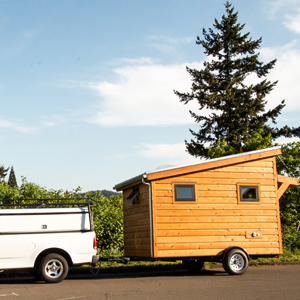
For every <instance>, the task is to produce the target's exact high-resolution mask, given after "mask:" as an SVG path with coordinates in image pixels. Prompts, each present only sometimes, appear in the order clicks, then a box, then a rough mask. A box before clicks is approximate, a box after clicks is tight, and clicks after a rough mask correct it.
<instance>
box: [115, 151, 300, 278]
mask: <svg viewBox="0 0 300 300" xmlns="http://www.w3.org/2000/svg"><path fill="white" fill-rule="evenodd" d="M279 154H281V149H280V147H274V148H268V149H263V150H257V151H252V152H247V153H242V154H237V155H231V156H226V157H221V158H217V159H212V160H206V161H199V163H197V164H193V165H187V166H180V167H172V168H167V169H162V170H155V171H152V172H145V173H143V174H141V175H139V176H136V177H134V178H131V179H129V180H126V181H124V182H121V183H119V184H117V185H116V186H115V187H114V188H115V189H116V190H117V191H123V208H124V212H123V214H124V248H125V256H128V257H129V258H131V259H135V260H166V261H176V260H182V261H183V264H184V265H185V267H187V268H188V269H189V270H197V269H200V268H201V267H202V266H203V264H204V262H205V261H219V262H222V263H223V266H224V269H225V270H226V271H227V272H228V273H229V274H233V275H234V274H243V273H244V272H245V271H246V269H247V267H248V261H249V259H251V258H258V257H265V256H268V257H270V256H271V257H275V256H278V255H279V254H282V252H283V249H282V240H281V225H280V211H279V199H280V197H281V196H282V194H283V193H284V192H285V190H286V189H287V188H288V187H291V186H298V185H299V180H298V179H296V178H290V177H285V176H279V175H278V174H277V170H276V155H279Z"/></svg>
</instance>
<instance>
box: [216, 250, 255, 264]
mask: <svg viewBox="0 0 300 300" xmlns="http://www.w3.org/2000/svg"><path fill="white" fill-rule="evenodd" d="M231 249H239V250H242V251H243V252H244V253H245V254H246V255H247V258H248V261H250V260H251V258H250V256H249V254H248V253H247V251H246V250H245V249H243V248H241V247H238V246H233V247H228V248H226V249H225V250H224V252H223V254H222V258H221V262H223V261H224V259H225V257H226V255H227V253H228V252H229V251H230V250H231Z"/></svg>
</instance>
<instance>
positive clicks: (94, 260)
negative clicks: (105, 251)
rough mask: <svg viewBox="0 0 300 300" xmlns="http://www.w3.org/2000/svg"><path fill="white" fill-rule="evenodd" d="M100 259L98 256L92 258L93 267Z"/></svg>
mask: <svg viewBox="0 0 300 300" xmlns="http://www.w3.org/2000/svg"><path fill="white" fill-rule="evenodd" d="M99 259H100V256H99V255H93V257H92V264H93V265H95V264H96V263H97V262H98V261H99Z"/></svg>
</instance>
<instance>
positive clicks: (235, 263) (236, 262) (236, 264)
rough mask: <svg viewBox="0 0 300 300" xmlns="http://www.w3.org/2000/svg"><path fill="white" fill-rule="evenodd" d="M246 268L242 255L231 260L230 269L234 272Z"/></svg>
mask: <svg viewBox="0 0 300 300" xmlns="http://www.w3.org/2000/svg"><path fill="white" fill-rule="evenodd" d="M244 266H245V260H244V258H243V256H242V255H240V254H234V255H232V256H231V258H230V267H231V269H232V270H234V271H241V270H242V269H243V268H244Z"/></svg>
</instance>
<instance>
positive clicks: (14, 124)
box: [0, 119, 37, 134]
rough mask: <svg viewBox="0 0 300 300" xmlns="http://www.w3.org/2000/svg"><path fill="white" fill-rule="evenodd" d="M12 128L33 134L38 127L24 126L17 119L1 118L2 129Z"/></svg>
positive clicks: (0, 125)
mask: <svg viewBox="0 0 300 300" xmlns="http://www.w3.org/2000/svg"><path fill="white" fill-rule="evenodd" d="M1 128H2V129H12V130H15V131H18V132H22V133H27V134H31V133H34V132H35V131H36V130H37V128H36V127H30V126H23V125H20V124H19V123H18V122H17V121H8V120H3V119H0V129H1Z"/></svg>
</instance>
